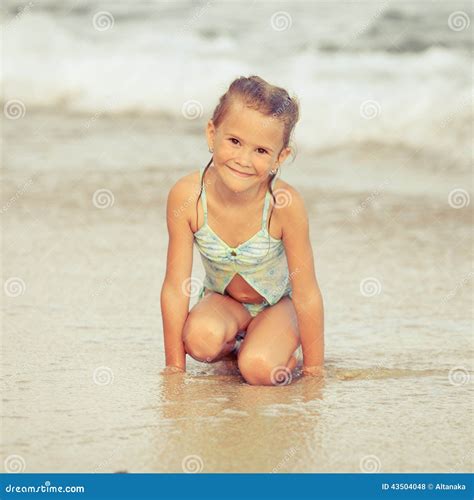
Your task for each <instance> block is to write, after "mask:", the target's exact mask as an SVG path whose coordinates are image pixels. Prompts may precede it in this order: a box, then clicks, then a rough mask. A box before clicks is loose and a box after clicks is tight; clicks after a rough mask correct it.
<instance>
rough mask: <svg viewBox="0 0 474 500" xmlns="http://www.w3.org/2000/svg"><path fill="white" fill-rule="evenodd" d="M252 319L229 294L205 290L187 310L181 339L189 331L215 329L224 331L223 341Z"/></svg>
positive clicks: (244, 326) (244, 327) (229, 339)
mask: <svg viewBox="0 0 474 500" xmlns="http://www.w3.org/2000/svg"><path fill="white" fill-rule="evenodd" d="M251 320H252V316H251V315H250V313H249V312H248V311H247V309H246V308H245V307H244V306H243V305H242V304H241V303H240V302H238V301H237V300H235V299H233V298H232V297H230V296H229V295H222V294H220V293H216V292H213V291H211V290H206V292H205V294H204V296H203V297H202V299H201V300H199V302H197V303H196V304H195V305H194V306H193V307H192V308H191V310H190V311H189V315H188V317H187V319H186V323H185V325H184V329H183V339H184V340H185V338H186V336H187V335H189V334H190V333H191V332H193V331H194V332H196V331H197V330H198V331H203V332H204V331H209V329H215V330H218V331H223V332H224V337H225V342H230V341H232V340H233V339H234V338H235V336H236V334H237V332H238V331H240V330H245V329H246V328H247V326H248V324H249V323H250V321H251Z"/></svg>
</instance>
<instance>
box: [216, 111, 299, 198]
mask: <svg viewBox="0 0 474 500" xmlns="http://www.w3.org/2000/svg"><path fill="white" fill-rule="evenodd" d="M283 130H284V125H283V123H282V122H281V121H279V120H278V119H275V118H273V117H271V116H270V117H269V116H266V115H264V114H263V113H261V112H260V111H256V110H254V109H251V108H248V107H246V106H245V105H243V104H242V103H239V102H236V103H233V104H232V105H231V106H230V108H229V109H228V111H227V113H226V114H225V116H224V119H223V120H222V123H221V124H220V125H219V126H218V127H215V125H214V123H213V121H212V120H209V123H208V125H207V131H206V133H207V140H208V144H209V147H210V148H212V149H213V150H214V153H213V156H214V159H213V162H214V167H215V168H216V172H217V174H218V175H219V177H220V179H221V181H222V182H224V184H225V185H226V186H227V187H229V189H231V190H232V191H234V192H235V193H238V192H242V191H247V190H248V189H249V188H251V187H255V186H258V185H259V184H261V183H262V182H266V181H267V180H268V175H270V173H271V172H270V170H272V169H274V170H276V169H277V168H278V167H279V165H280V164H281V163H283V161H284V160H285V159H286V157H287V156H288V155H289V154H290V151H291V150H290V148H284V149H283V150H282V147H283Z"/></svg>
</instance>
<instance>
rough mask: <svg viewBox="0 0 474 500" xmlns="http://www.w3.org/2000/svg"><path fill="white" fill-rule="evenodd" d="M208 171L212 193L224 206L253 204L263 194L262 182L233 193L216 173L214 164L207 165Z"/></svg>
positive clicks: (264, 188) (264, 189) (264, 187)
mask: <svg viewBox="0 0 474 500" xmlns="http://www.w3.org/2000/svg"><path fill="white" fill-rule="evenodd" d="M209 173H210V174H211V179H210V180H211V181H212V182H211V183H212V187H213V194H214V196H215V197H216V198H217V200H218V201H219V203H221V204H222V205H224V206H230V207H233V206H235V207H242V204H249V205H253V204H254V203H258V202H259V201H260V200H261V199H262V198H263V197H264V196H265V193H266V189H267V187H266V186H264V185H262V184H260V185H258V186H252V187H251V188H249V189H248V190H246V191H241V192H239V193H235V192H234V191H232V190H231V189H229V188H228V187H227V186H226V185H225V184H224V183H223V182H222V180H221V179H220V177H219V176H218V175H217V174H216V167H215V166H214V165H211V166H210V167H209ZM264 191H265V192H264Z"/></svg>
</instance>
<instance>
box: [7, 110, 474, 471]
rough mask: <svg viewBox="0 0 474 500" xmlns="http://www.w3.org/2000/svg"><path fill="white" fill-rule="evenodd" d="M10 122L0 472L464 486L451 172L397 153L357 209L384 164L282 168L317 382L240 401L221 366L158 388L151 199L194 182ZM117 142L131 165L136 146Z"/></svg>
mask: <svg viewBox="0 0 474 500" xmlns="http://www.w3.org/2000/svg"><path fill="white" fill-rule="evenodd" d="M28 119H30V120H31V121H30V122H28V121H26V122H24V123H22V124H21V125H20V124H18V123H14V122H8V123H7V124H6V128H5V134H6V135H7V136H8V137H9V138H10V139H11V142H10V147H9V150H8V151H7V152H6V155H5V161H6V162H7V164H6V165H7V168H6V169H4V172H3V178H2V186H3V199H4V200H6V201H4V204H3V210H2V212H3V232H2V236H3V270H4V271H3V272H4V283H5V290H6V293H5V294H4V298H3V299H4V300H3V318H2V321H3V338H2V348H3V352H2V354H3V361H2V397H3V402H2V447H1V453H2V457H3V459H6V458H8V457H12V456H19V457H20V459H18V458H16V459H15V460H16V462H15V463H17V464H19V467H20V469H22V470H24V471H26V472H42V471H56V472H67V471H73V472H87V471H100V472H114V471H119V470H126V471H129V472H152V471H153V472H181V471H183V470H189V471H194V470H202V471H204V472H271V471H275V472H360V471H367V472H372V471H381V472H450V471H455V472H468V471H472V469H473V456H472V445H473V434H472V426H471V424H472V381H473V378H472V371H473V362H472V360H473V357H472V347H473V345H472V315H471V310H472V271H471V264H470V260H469V258H470V255H471V250H472V235H471V220H472V218H471V217H472V214H471V211H470V209H471V206H470V205H468V206H464V207H462V208H453V207H452V206H450V205H449V203H448V195H449V192H450V191H451V190H452V189H453V188H455V187H456V186H464V187H466V186H468V184H467V185H466V184H465V183H463V182H465V181H464V180H463V179H465V178H466V177H465V175H466V169H464V168H458V169H453V164H452V163H449V162H446V164H445V165H444V168H443V165H442V160H441V159H439V160H438V162H439V166H438V168H432V169H431V170H430V169H429V168H427V166H428V165H432V164H431V163H430V162H428V161H427V160H426V158H424V159H422V160H420V158H419V156H416V155H414V154H413V155H412V154H410V152H405V153H403V154H404V158H405V163H404V165H405V167H406V168H405V169H404V170H403V175H401V174H400V173H399V174H398V175H399V177H398V182H388V183H387V188H386V189H382V190H381V191H380V192H379V193H378V194H374V189H376V187H377V186H378V185H379V184H380V181H381V179H382V180H383V179H384V177H383V175H382V174H381V173H380V167H383V169H384V170H385V171H386V172H394V171H395V170H396V167H397V166H398V159H399V158H400V156H399V155H400V154H402V153H400V152H398V153H397V154H396V152H395V150H394V151H393V154H389V151H387V149H376V148H373V149H371V150H370V152H371V155H370V156H371V158H372V160H370V161H369V160H368V156H365V155H363V154H362V153H360V154H359V155H354V154H353V150H352V152H349V151H346V157H345V160H344V152H343V151H341V150H339V151H337V152H334V154H331V153H330V152H327V153H326V154H325V156H323V157H318V158H317V159H316V160H317V163H316V165H319V164H320V165H325V166H327V165H332V166H333V168H338V165H339V166H340V168H339V174H340V177H338V176H337V175H329V174H328V170H327V168H321V169H319V168H315V167H314V165H315V163H312V162H310V161H308V156H307V155H306V154H305V153H303V154H301V155H300V156H299V158H298V160H297V161H296V162H295V163H293V164H291V165H290V166H289V167H288V169H287V172H288V176H287V178H288V179H289V180H290V179H291V182H292V183H294V185H295V186H296V187H297V188H299V189H300V190H301V192H302V193H303V195H304V197H305V201H306V203H307V208H308V212H309V214H310V222H311V228H310V230H311V239H312V243H313V248H314V254H315V263H316V270H317V275H318V280H319V283H320V286H321V290H322V292H323V296H324V302H325V313H326V375H325V376H324V378H322V379H321V378H306V377H305V378H301V377H300V375H299V373H298V371H295V373H294V374H293V380H292V383H291V384H289V385H286V386H281V387H252V386H249V385H247V384H246V383H245V382H244V380H243V379H242V378H241V377H240V375H239V373H238V370H237V369H236V366H235V363H233V362H231V361H223V362H219V363H216V364H201V363H198V362H196V361H194V360H192V359H191V358H189V357H188V371H187V373H186V374H185V375H180V374H176V375H171V376H168V377H162V376H161V375H160V371H161V369H162V368H163V361H164V354H163V343H162V326H161V317H160V304H159V295H160V290H161V284H162V280H163V277H164V271H165V268H164V265H165V261H164V255H165V252H166V245H167V237H166V230H165V221H164V202H165V196H166V193H167V191H168V189H169V187H170V186H171V185H172V184H173V183H174V181H175V180H176V179H177V178H178V177H179V176H181V175H183V174H184V173H185V172H186V171H190V170H192V169H193V168H189V169H187V170H186V169H185V168H184V167H183V169H177V168H176V167H170V166H167V165H151V164H148V166H147V168H137V167H135V168H133V169H128V168H127V166H126V162H127V161H128V159H127V158H123V159H122V163H118V164H113V163H110V164H107V161H106V159H104V157H101V156H100V150H99V149H97V146H96V147H95V149H94V148H93V149H92V150H90V149H86V148H81V147H79V146H77V147H76V148H75V149H74V150H69V149H68V148H69V145H70V144H71V143H72V142H71V141H72V140H70V139H68V138H71V137H74V131H75V130H77V124H78V122H77V119H71V118H66V117H62V116H60V115H47V116H45V115H33V116H30V117H28ZM28 119H26V120H28ZM38 123H43V124H44V127H43V129H42V133H43V134H44V135H45V136H46V137H48V140H47V141H41V140H38V141H36V142H34V141H33V142H31V143H30V145H29V147H22V144H23V145H24V144H25V140H26V139H25V137H22V136H21V134H20V133H19V127H22V130H23V129H24V128H25V127H26V128H28V126H33V125H34V124H38ZM101 123H102V125H101V129H100V130H99V129H96V130H95V131H94V132H93V133H92V134H91V141H93V142H94V141H95V142H96V144H99V143H100V139H101V137H102V138H103V140H104V141H106V140H108V139H107V137H113V136H114V130H115V134H116V137H118V138H120V132H121V131H122V128H121V122H120V121H118V122H115V121H114V120H110V121H108V120H106V119H104V121H103V122H101ZM114 127H116V128H115V129H114ZM104 130H109V131H110V136H108V135H107V134H106V133H104ZM59 134H60V135H59ZM136 134H138V135H137V139H136V140H137V141H138V143H139V144H140V148H142V149H143V151H144V153H143V157H144V158H145V159H146V158H147V153H146V152H147V151H151V149H148V148H146V147H144V145H145V146H146V145H147V144H150V148H151V144H152V141H153V139H152V137H151V135H149V134H148V133H147V132H143V134H140V132H139V129H137V131H136ZM61 137H63V139H62V140H61ZM118 140H120V139H118ZM189 141H190V142H186V141H183V144H184V146H183V147H185V148H191V146H190V144H192V140H191V139H190V140H189ZM93 142H91V144H92V143H93ZM51 144H54V145H55V148H54V150H52V149H51ZM130 147H131V151H130V155H132V153H133V146H130ZM157 147H158V146H157ZM361 147H362V146H361ZM365 147H368V146H365ZM108 148H109V149H108V151H111V154H114V152H113V150H111V149H110V144H108ZM72 151H74V154H72ZM94 151H95V154H96V157H95V160H94V161H95V163H94V161H93V162H92V163H91V158H92V159H94ZM360 151H364V150H363V149H361V150H360ZM365 151H369V150H367V149H366V150H365ZM13 153H14V154H13ZM148 154H149V155H150V157H151V156H152V153H148ZM49 155H50V156H49ZM397 155H398V156H397ZM48 157H49V163H48V160H47V159H48ZM38 158H39V160H38ZM41 158H43V159H42V160H41ZM394 159H395V160H394ZM38 161H39V162H42V163H41V164H40V165H38V163H37V162H38ZM116 161H120V155H118V156H117V158H116ZM46 163H48V169H46V170H45V169H44V168H43V164H46ZM349 163H350V164H351V166H352V167H353V170H355V171H359V172H363V175H359V176H357V175H354V173H353V172H350V171H349V169H345V168H344V166H343V165H346V164H349ZM199 166H200V165H196V166H195V168H196V169H197V168H198V167H199ZM293 167H294V170H291V169H292V168H293ZM391 167H393V168H391ZM421 168H425V170H424V172H425V183H421V182H419V171H420V169H421ZM300 173H301V177H300V176H299V174H300ZM285 177H286V174H284V175H283V178H285ZM356 177H359V182H357V183H353V182H352V180H353V179H354V178H356ZM306 178H311V179H312V184H308V183H307V182H305V181H304V179H306ZM344 179H345V180H346V182H345V183H344ZM447 179H451V180H450V182H449V183H446V180H447ZM460 180H461V182H460ZM443 185H444V186H445V187H444V188H443ZM405 186H406V188H405ZM100 188H107V189H109V190H110V191H111V192H112V193H113V199H114V201H113V204H112V205H111V206H109V207H108V208H105V209H98V208H97V207H96V206H94V204H93V202H92V199H93V195H94V193H95V192H96V191H97V190H98V189H100ZM364 202H365V203H364ZM194 262H195V267H194V270H193V276H195V277H197V278H200V279H202V277H203V274H202V271H203V269H202V266H201V263H200V260H199V256H198V254H197V252H196V253H195V260H194ZM12 277H13V278H19V279H18V280H17V281H15V282H8V284H7V280H8V279H10V278H12ZM367 278H370V280H369V281H364V280H366V279H367ZM196 298H197V297H193V298H192V303H193V302H194V301H195V300H196ZM12 460H13V459H11V458H10V462H8V463H13V462H12ZM2 461H3V460H2ZM9 467H11V468H13V465H9Z"/></svg>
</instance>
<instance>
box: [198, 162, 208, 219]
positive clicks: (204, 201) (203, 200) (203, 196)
mask: <svg viewBox="0 0 474 500" xmlns="http://www.w3.org/2000/svg"><path fill="white" fill-rule="evenodd" d="M203 173H204V167H201V168H200V169H199V182H200V183H201V182H202V175H203ZM201 204H202V211H203V212H204V224H206V223H207V198H206V188H205V186H204V184H203V185H202V191H201Z"/></svg>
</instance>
